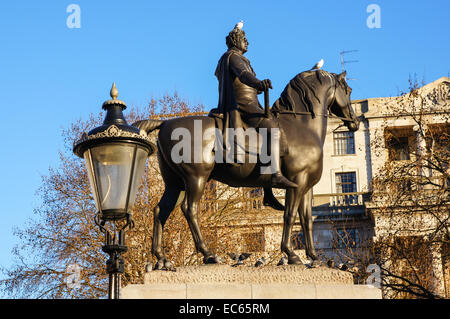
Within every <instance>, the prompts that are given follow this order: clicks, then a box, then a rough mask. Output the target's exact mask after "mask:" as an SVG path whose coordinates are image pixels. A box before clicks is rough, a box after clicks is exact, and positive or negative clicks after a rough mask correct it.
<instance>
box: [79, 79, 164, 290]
mask: <svg viewBox="0 0 450 319" xmlns="http://www.w3.org/2000/svg"><path fill="white" fill-rule="evenodd" d="M110 95H111V98H112V99H111V100H108V101H106V102H104V103H103V107H102V108H103V109H104V110H106V117H105V120H104V122H103V125H101V126H99V127H96V128H94V129H93V130H91V131H90V132H89V133H83V135H82V136H81V138H80V140H78V141H76V142H75V144H74V147H73V152H74V153H75V154H76V155H78V156H79V157H81V158H84V160H85V161H86V167H87V171H88V176H89V182H90V185H91V189H92V193H93V194H94V198H95V204H96V207H97V211H98V212H97V215H96V217H95V223H96V224H97V225H98V226H99V227H100V230H101V231H102V232H103V233H104V234H105V245H104V246H103V247H102V249H103V251H104V252H105V253H107V254H108V255H109V259H108V261H107V262H106V271H107V272H108V274H109V298H110V299H118V298H119V290H120V274H122V273H123V272H124V262H123V258H122V253H124V252H126V251H127V249H128V247H127V246H126V243H125V231H126V230H127V229H131V228H133V227H134V222H133V219H132V215H131V209H132V207H133V205H134V201H135V199H136V193H137V189H138V186H139V182H140V180H141V176H142V175H143V173H144V169H145V162H146V159H147V157H148V156H150V155H151V154H152V153H154V152H155V150H156V147H155V145H154V144H153V143H152V142H151V141H150V139H149V138H148V137H147V134H146V133H145V132H144V131H141V130H139V129H138V128H136V127H134V126H131V125H128V124H127V122H126V120H125V118H124V117H123V114H122V111H123V110H124V109H125V108H126V104H125V102H123V101H120V100H118V99H117V97H118V95H119V92H118V91H117V88H116V85H115V84H114V83H113V86H112V88H111V92H110ZM106 223H108V225H106Z"/></svg>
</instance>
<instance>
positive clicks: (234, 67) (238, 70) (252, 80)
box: [230, 54, 261, 90]
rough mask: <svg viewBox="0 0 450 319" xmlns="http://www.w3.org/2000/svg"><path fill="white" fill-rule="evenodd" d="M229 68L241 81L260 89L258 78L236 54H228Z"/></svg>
mask: <svg viewBox="0 0 450 319" xmlns="http://www.w3.org/2000/svg"><path fill="white" fill-rule="evenodd" d="M230 69H231V71H232V72H233V73H234V74H235V75H236V76H237V77H238V78H239V81H241V82H242V83H244V84H246V85H248V86H250V87H252V88H254V89H257V90H260V82H261V81H260V80H258V79H257V78H256V76H255V75H254V74H253V72H252V71H251V70H250V68H249V67H248V65H247V64H246V63H245V62H244V61H243V60H242V59H241V58H240V57H239V56H238V55H236V54H232V55H231V56H230Z"/></svg>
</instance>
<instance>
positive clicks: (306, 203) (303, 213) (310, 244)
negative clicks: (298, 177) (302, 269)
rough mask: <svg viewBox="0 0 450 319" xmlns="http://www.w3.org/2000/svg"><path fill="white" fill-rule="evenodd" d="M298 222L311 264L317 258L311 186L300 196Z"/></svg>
mask: <svg viewBox="0 0 450 319" xmlns="http://www.w3.org/2000/svg"><path fill="white" fill-rule="evenodd" d="M298 213H299V216H300V223H301V225H302V229H303V233H304V235H305V246H306V249H305V250H306V255H307V256H308V257H309V258H311V259H312V261H313V264H314V263H315V261H316V260H318V258H317V254H316V250H315V249H314V241H313V219H312V188H311V189H309V190H308V191H307V192H306V193H305V195H304V196H303V198H302V201H301V203H300V207H299V209H298Z"/></svg>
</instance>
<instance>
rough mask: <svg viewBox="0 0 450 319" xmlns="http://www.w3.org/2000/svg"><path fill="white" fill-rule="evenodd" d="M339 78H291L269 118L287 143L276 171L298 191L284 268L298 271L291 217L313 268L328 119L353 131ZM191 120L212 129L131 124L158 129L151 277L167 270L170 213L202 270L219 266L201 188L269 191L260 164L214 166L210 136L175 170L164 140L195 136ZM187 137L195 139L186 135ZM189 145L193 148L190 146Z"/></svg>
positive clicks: (182, 121) (290, 203)
mask: <svg viewBox="0 0 450 319" xmlns="http://www.w3.org/2000/svg"><path fill="white" fill-rule="evenodd" d="M345 75H346V74H345V72H344V73H341V74H334V73H329V72H326V71H324V70H311V71H305V72H302V73H299V74H297V75H296V76H295V77H294V78H293V79H292V80H291V81H290V82H289V84H288V85H287V86H286V88H285V89H284V91H283V92H282V94H281V96H280V98H279V99H278V100H277V101H276V102H275V103H274V104H273V106H272V108H271V110H270V111H271V115H272V116H273V117H274V118H275V119H276V120H278V121H279V126H280V128H281V129H282V130H283V131H284V134H285V136H286V140H287V141H288V153H287V155H285V156H283V157H282V159H281V169H282V172H283V174H284V176H286V177H287V178H289V180H291V181H293V182H294V183H296V184H297V185H298V187H297V188H289V189H287V190H286V197H285V210H284V218H283V221H284V224H283V235H282V241H281V251H282V252H283V253H285V254H286V255H287V257H288V263H289V264H301V260H300V258H299V257H298V255H296V254H295V252H294V250H293V247H292V241H291V233H292V226H293V225H294V221H295V218H296V214H297V213H298V214H299V216H300V222H301V226H302V229H303V232H304V234H305V244H306V255H307V256H308V257H309V258H310V259H311V260H312V262H313V264H314V263H315V262H318V257H317V254H316V251H315V249H314V244H313V235H312V226H313V220H312V187H313V186H314V185H315V184H316V183H317V182H318V181H319V180H320V177H321V175H322V169H323V144H324V140H325V136H326V131H327V120H328V117H329V116H335V117H338V118H340V119H342V120H343V122H344V125H345V126H347V128H348V129H349V130H350V131H356V130H358V128H359V120H358V119H357V117H356V116H355V113H354V111H353V109H352V107H351V100H350V94H351V88H350V87H349V86H348V85H347V82H346V80H345ZM195 120H197V122H198V121H201V127H202V130H203V131H204V130H206V129H211V128H212V129H214V127H215V119H213V118H211V117H207V116H189V117H180V118H175V119H171V120H167V121H160V120H143V121H138V122H136V123H134V124H133V125H135V126H137V127H138V128H140V129H141V130H144V131H146V132H147V133H150V132H151V131H153V130H155V129H159V130H160V131H159V135H158V143H157V144H158V160H159V165H160V169H161V174H162V177H163V179H164V183H165V191H164V194H163V196H162V198H161V200H160V201H159V203H158V205H157V206H156V207H155V209H154V225H153V242H152V253H153V254H154V255H155V256H156V258H157V259H158V263H157V265H156V266H155V268H156V269H162V268H165V269H171V268H173V265H172V264H171V263H170V262H169V261H168V260H167V259H166V256H165V253H164V250H163V247H162V235H163V227H164V224H165V222H166V221H167V218H168V217H169V215H170V213H171V212H172V211H173V210H174V208H175V207H177V206H178V205H180V204H181V209H182V211H183V213H184V216H185V218H186V219H187V222H188V224H189V228H190V230H191V232H192V236H193V239H194V242H195V246H196V249H197V250H198V251H199V252H201V253H202V254H203V256H204V258H203V262H204V263H219V262H220V258H219V257H218V256H217V255H215V254H213V253H212V252H211V251H210V250H209V249H208V246H207V245H206V243H205V241H204V239H203V237H202V233H201V231H200V227H199V222H198V210H199V201H200V198H201V197H202V194H203V191H204V187H205V184H206V183H207V182H208V181H209V180H211V179H213V180H217V181H219V182H222V183H225V184H228V185H231V186H234V187H240V186H242V187H270V176H271V175H270V174H260V166H261V164H260V163H259V162H257V163H247V162H245V163H244V164H240V165H230V164H228V163H219V162H218V161H215V159H214V156H212V154H213V152H214V141H215V137H214V136H212V135H211V136H209V137H206V138H205V137H204V138H202V142H201V143H202V147H203V150H204V151H203V152H204V154H207V155H208V154H210V155H211V156H203V157H202V159H201V161H200V162H192V163H186V162H181V163H175V162H174V161H173V159H172V158H171V151H172V148H173V147H174V145H175V144H176V143H177V141H174V140H172V139H170V138H169V136H172V134H173V132H174V130H175V129H177V128H184V129H187V130H188V131H190V132H191V133H193V132H194V122H195ZM192 136H194V134H192ZM191 143H194V141H191Z"/></svg>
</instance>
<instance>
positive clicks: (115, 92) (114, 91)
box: [109, 82, 119, 100]
mask: <svg viewBox="0 0 450 319" xmlns="http://www.w3.org/2000/svg"><path fill="white" fill-rule="evenodd" d="M109 95H111V97H112V99H113V100H115V99H117V97H118V96H119V91H118V90H117V88H116V82H113V85H112V88H111V91H110V92H109Z"/></svg>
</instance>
